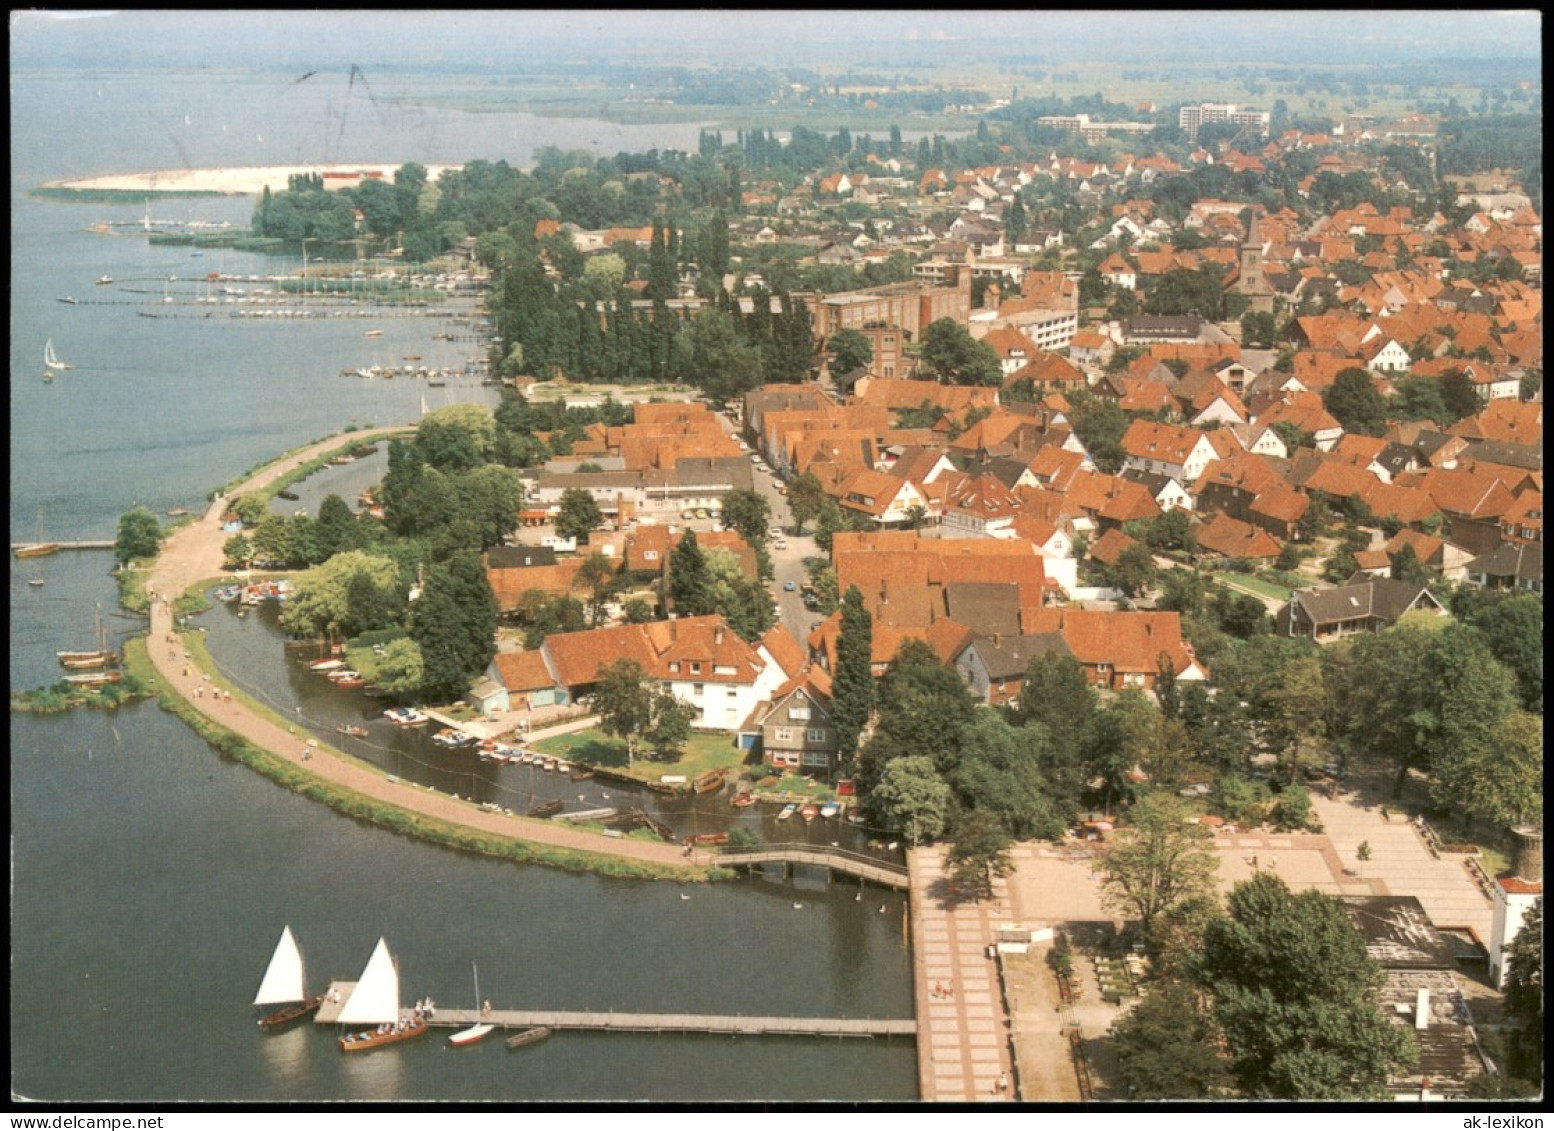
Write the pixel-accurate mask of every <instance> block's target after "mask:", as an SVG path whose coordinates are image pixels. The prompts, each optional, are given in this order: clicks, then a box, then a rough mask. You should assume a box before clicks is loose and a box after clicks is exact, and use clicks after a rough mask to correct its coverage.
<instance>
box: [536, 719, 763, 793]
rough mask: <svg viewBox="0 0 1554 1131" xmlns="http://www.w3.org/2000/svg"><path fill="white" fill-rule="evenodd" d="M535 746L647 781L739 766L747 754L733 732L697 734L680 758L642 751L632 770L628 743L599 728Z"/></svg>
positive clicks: (544, 741)
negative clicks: (669, 758) (658, 757)
mask: <svg viewBox="0 0 1554 1131" xmlns="http://www.w3.org/2000/svg"><path fill="white" fill-rule="evenodd" d="M534 749H536V750H538V751H540V752H541V753H542V754H549V755H550V756H552V757H555V758H566V759H567V760H569V761H574V762H583V763H586V764H588V765H590V766H605V767H608V768H609V769H612V770H620V771H622V772H623V773H628V774H630V775H631V776H632V777H635V778H640V779H641V780H642V781H647V782H656V781H658V780H659V778H661V777H663V776H664V775H666V774H667V775H675V774H680V775H684V777H685V779H686V781H687V782H690V781H692V780H694V779H695V778H696V776H697V775H698V774H704V773H706V772H707V771H708V770H730V769H738V768H739V767H740V766H742V765H744V761H745V757H746V753H747V752H746V751H744V750H741V749H739V748H738V747H737V746H735V745H734V738H733V736H732V735H727V734H693V735H692V736H691V739H690V741H689V742H687V743H686V744H685V749H684V750H682V751H681V752H680V757H679V759H678V760H677V761H674V762H658V761H654V760H653V759H651V758H649V757H648V756H647V755H646V754H643V753H639V754H638V755H637V761H636V764H635V765H634V766H632V767H630V768H629V769H628V768H627V765H626V743H625V742H624V741H623V740H622V739H619V738H611V737H610V736H609V735H607V734H605V733H604V732H603V731H601V730H599V729H597V728H590V729H588V730H580V731H577V732H576V733H574V734H559V735H557V736H555V737H554V738H545V739H541V740H540V741H539V742H536V743H534Z"/></svg>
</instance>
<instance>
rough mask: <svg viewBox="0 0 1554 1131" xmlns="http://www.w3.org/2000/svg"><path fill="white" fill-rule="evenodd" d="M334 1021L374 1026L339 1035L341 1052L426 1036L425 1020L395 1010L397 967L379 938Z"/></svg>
mask: <svg viewBox="0 0 1554 1131" xmlns="http://www.w3.org/2000/svg"><path fill="white" fill-rule="evenodd" d="M338 1020H339V1022H340V1024H342V1025H362V1024H366V1025H376V1026H377V1027H376V1028H375V1029H368V1030H365V1031H362V1032H355V1033H347V1034H346V1035H345V1036H343V1037H341V1038H340V1051H341V1052H365V1051H367V1050H368V1049H376V1048H382V1047H383V1046H384V1045H393V1044H398V1043H399V1042H400V1041H408V1040H410V1039H411V1038H412V1037H422V1036H425V1035H426V1021H425V1020H424V1019H423V1018H422V1017H421V1015H420V1014H419V1013H415V1014H412V1015H411V1016H410V1017H408V1018H407V1017H405V1016H403V1015H402V1014H401V1013H400V1011H399V968H398V967H397V966H396V965H395V964H394V958H393V956H392V955H391V954H389V949H388V943H387V942H385V941H384V940H383V939H379V940H378V945H377V948H376V949H374V950H373V952H372V958H371V959H369V960H368V962H367V967H366V969H364V970H363V971H362V976H361V977H360V978H359V979H357V982H356V988H355V989H353V990H352V991H351V996H350V997H348V998H346V999H345V1004H344V1005H343V1006H341V1007H340V1016H339V1018H338Z"/></svg>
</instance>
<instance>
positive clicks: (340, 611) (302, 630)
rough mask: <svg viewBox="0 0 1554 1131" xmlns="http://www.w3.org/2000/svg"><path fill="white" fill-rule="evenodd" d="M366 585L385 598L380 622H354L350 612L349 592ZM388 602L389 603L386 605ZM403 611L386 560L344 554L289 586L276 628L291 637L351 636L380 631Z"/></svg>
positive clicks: (395, 575) (395, 573)
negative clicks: (289, 593)
mask: <svg viewBox="0 0 1554 1131" xmlns="http://www.w3.org/2000/svg"><path fill="white" fill-rule="evenodd" d="M353 585H354V586H356V587H357V595H356V602H357V604H358V605H359V604H360V603H361V600H362V597H361V594H360V587H361V586H363V585H367V586H370V587H371V588H372V589H373V590H374V591H376V592H378V593H382V594H385V595H387V600H386V602H385V604H384V606H382V613H383V614H384V615H382V616H381V617H379V618H377V619H379V620H380V621H381V623H376V624H371V623H369V624H362V623H357V621H356V616H359V615H361V612H362V610H361V609H360V608H356V609H353V608H352V599H351V598H352V587H353ZM389 601H391V602H392V604H391V605H390V604H388V602H389ZM403 611H404V598H403V597H401V596H400V595H399V566H398V565H397V564H396V563H395V562H394V560H393V559H392V558H387V557H382V556H380V555H377V554H368V553H365V552H363V551H361V550H346V551H343V552H341V553H338V554H336V555H335V556H334V557H332V558H330V559H329V560H328V561H326V562H324V563H323V564H322V565H317V566H314V567H313V568H312V569H310V570H308V571H307V572H305V573H302V574H300V575H298V576H297V577H296V578H294V579H293V581H292V592H291V597H290V598H289V599H288V600H287V601H286V603H285V605H284V606H283V607H282V610H281V627H282V628H284V629H285V630H286V631H287V632H289V633H291V634H293V635H295V636H304V637H312V638H320V637H326V636H333V635H337V634H344V635H348V636H349V635H355V634H357V633H360V632H364V631H366V630H368V629H373V628H383V627H385V626H386V625H387V624H390V623H393V621H394V620H395V619H396V618H397V617H398V615H399V614H401V613H402V612H403Z"/></svg>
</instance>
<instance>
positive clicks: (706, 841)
mask: <svg viewBox="0 0 1554 1131" xmlns="http://www.w3.org/2000/svg"><path fill="white" fill-rule="evenodd" d="M685 842H686V843H687V844H693V845H695V846H696V847H697V848H720V847H722V846H723V845H725V844H727V843H728V833H697V834H696V835H695V836H691V837H686V840H685Z"/></svg>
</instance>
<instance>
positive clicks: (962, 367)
mask: <svg viewBox="0 0 1554 1131" xmlns="http://www.w3.org/2000/svg"><path fill="white" fill-rule="evenodd" d="M919 367H920V369H921V372H922V374H923V376H924V377H926V378H928V379H930V380H937V381H941V382H943V383H945V384H948V385H1000V384H1002V383H1003V379H1004V374H1003V369H1002V368H1001V367H1000V366H999V364H998V354H996V353H994V352H993V347H992V346H990V345H988V344H987V343H986V342H979V341H977V340H976V339H975V338H973V337H972V336H971V334H970V333H969V332H968V331H967V330H966V328H965V327H964V326H962V325H960V324H959V323H958V322H956V321H955V320H954V319H952V318H941V319H939V320H938V321H937V322H931V323H929V325H928V328H927V329H926V330H924V331H923V350H922V354H921V356H920V360H919Z"/></svg>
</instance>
